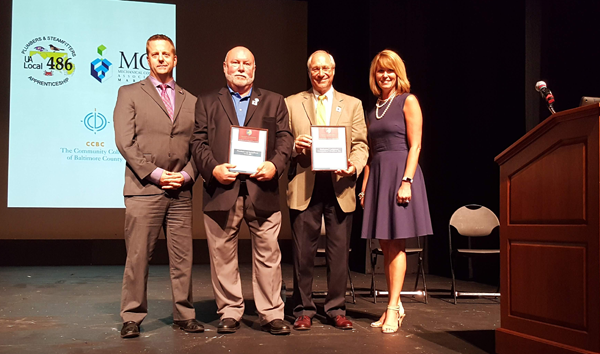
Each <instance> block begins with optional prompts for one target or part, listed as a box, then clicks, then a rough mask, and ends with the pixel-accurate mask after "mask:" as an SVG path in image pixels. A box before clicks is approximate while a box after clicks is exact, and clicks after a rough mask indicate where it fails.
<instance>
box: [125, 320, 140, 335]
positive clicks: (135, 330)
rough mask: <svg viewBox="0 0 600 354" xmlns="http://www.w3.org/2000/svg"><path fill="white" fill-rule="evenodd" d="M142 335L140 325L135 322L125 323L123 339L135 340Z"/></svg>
mask: <svg viewBox="0 0 600 354" xmlns="http://www.w3.org/2000/svg"><path fill="white" fill-rule="evenodd" d="M139 335H140V325H138V324H137V323H136V322H135V321H127V322H124V323H123V327H122V328H121V338H134V337H137V336H139Z"/></svg>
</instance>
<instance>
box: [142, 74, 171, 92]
mask: <svg viewBox="0 0 600 354" xmlns="http://www.w3.org/2000/svg"><path fill="white" fill-rule="evenodd" d="M148 77H149V78H150V81H152V85H154V87H158V86H160V85H162V82H160V81H158V80H157V79H156V78H155V77H154V76H152V75H150V76H148ZM166 85H167V86H169V87H170V88H171V89H172V90H175V80H171V81H169V82H167V83H166Z"/></svg>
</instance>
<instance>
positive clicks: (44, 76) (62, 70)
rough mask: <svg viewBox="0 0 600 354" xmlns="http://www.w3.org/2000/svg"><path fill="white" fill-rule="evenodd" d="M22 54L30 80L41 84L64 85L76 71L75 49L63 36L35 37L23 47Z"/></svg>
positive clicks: (24, 66) (24, 67)
mask: <svg viewBox="0 0 600 354" xmlns="http://www.w3.org/2000/svg"><path fill="white" fill-rule="evenodd" d="M21 54H23V69H24V70H25V72H26V73H27V74H28V76H29V80H30V81H31V82H33V83H35V84H38V85H40V86H62V85H64V84H66V83H68V82H69V78H70V77H71V76H72V75H73V73H74V72H75V63H74V58H75V57H76V52H75V49H74V48H73V47H72V46H71V45H70V44H69V43H68V42H66V41H65V40H63V39H61V38H58V37H54V36H46V37H37V38H34V39H32V40H30V41H29V42H28V43H27V44H26V45H25V46H24V47H23V50H21Z"/></svg>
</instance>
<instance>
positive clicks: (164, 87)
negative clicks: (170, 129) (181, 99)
mask: <svg viewBox="0 0 600 354" xmlns="http://www.w3.org/2000/svg"><path fill="white" fill-rule="evenodd" d="M167 87H170V86H169V85H166V84H160V88H161V90H162V91H161V94H160V98H162V100H163V103H164V104H165V107H167V113H169V118H171V121H173V106H171V98H170V97H169V95H167Z"/></svg>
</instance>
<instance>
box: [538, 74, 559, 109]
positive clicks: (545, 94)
mask: <svg viewBox="0 0 600 354" xmlns="http://www.w3.org/2000/svg"><path fill="white" fill-rule="evenodd" d="M535 90H536V91H537V92H539V93H540V95H541V96H542V98H543V99H544V101H546V104H547V105H548V109H549V110H550V112H551V113H552V114H554V113H556V111H555V110H554V107H553V106H552V104H553V103H554V95H552V91H550V89H548V86H546V83H545V82H544V81H538V82H537V83H536V84H535Z"/></svg>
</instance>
